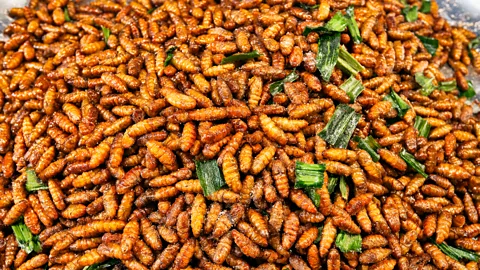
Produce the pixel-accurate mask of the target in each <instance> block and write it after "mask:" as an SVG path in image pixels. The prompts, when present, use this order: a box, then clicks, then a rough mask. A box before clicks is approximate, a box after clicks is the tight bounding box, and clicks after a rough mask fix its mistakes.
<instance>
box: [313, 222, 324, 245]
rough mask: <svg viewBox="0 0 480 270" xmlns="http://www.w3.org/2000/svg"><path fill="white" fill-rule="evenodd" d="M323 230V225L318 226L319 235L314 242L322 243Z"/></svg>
mask: <svg viewBox="0 0 480 270" xmlns="http://www.w3.org/2000/svg"><path fill="white" fill-rule="evenodd" d="M322 231H323V226H320V227H318V235H317V238H316V239H315V241H313V243H314V244H318V243H320V240H321V239H322Z"/></svg>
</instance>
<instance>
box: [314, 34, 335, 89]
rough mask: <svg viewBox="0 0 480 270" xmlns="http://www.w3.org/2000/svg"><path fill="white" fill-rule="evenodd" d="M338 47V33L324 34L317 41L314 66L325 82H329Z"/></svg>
mask: <svg viewBox="0 0 480 270" xmlns="http://www.w3.org/2000/svg"><path fill="white" fill-rule="evenodd" d="M339 47H340V33H331V34H325V35H322V36H320V38H319V39H318V52H317V56H316V57H315V65H316V66H317V69H318V71H319V72H320V75H321V76H322V79H323V80H325V81H327V82H328V81H329V80H330V76H332V72H333V68H334V67H335V64H336V63H337V60H338V50H339Z"/></svg>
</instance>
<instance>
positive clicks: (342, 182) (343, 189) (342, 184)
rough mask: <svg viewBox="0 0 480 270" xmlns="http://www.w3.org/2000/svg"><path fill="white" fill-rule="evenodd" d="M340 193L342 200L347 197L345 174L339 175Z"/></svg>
mask: <svg viewBox="0 0 480 270" xmlns="http://www.w3.org/2000/svg"><path fill="white" fill-rule="evenodd" d="M339 188H340V194H341V195H342V198H343V199H344V200H347V199H348V187H347V180H346V179H345V176H343V175H342V176H340V184H339Z"/></svg>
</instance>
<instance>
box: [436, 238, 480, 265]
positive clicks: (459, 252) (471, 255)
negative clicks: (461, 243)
mask: <svg viewBox="0 0 480 270" xmlns="http://www.w3.org/2000/svg"><path fill="white" fill-rule="evenodd" d="M431 242H432V243H433V244H434V245H436V246H437V247H438V248H439V249H440V250H441V251H442V252H443V253H445V255H447V256H449V257H451V258H453V259H455V260H457V261H460V260H462V259H465V260H468V261H475V262H478V261H479V260H480V255H478V254H477V253H475V252H473V251H470V250H465V249H462V248H457V247H452V246H449V245H448V244H446V243H445V242H444V243H441V244H437V243H436V242H435V241H434V240H433V239H432V240H431Z"/></svg>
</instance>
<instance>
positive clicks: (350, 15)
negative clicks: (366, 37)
mask: <svg viewBox="0 0 480 270" xmlns="http://www.w3.org/2000/svg"><path fill="white" fill-rule="evenodd" d="M345 18H346V19H347V27H348V31H349V32H350V36H352V39H353V42H354V43H355V44H360V43H362V36H361V35H360V30H359V29H358V24H357V21H355V14H354V7H353V6H349V7H348V8H347V10H346V11H345Z"/></svg>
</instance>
